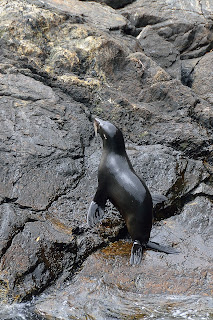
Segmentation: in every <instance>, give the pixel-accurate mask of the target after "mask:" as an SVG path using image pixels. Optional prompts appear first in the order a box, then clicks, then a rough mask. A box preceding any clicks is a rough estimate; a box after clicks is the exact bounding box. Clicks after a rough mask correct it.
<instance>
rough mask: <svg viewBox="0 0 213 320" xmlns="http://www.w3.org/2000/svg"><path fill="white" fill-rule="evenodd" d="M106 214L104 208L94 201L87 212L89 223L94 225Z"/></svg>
mask: <svg viewBox="0 0 213 320" xmlns="http://www.w3.org/2000/svg"><path fill="white" fill-rule="evenodd" d="M103 216H104V210H103V209H102V208H101V207H100V206H99V205H98V204H97V203H96V202H95V201H92V202H91V203H90V206H89V210H88V213H87V224H88V226H89V227H93V226H94V225H96V224H97V223H98V221H99V220H100V219H101V218H102V217H103Z"/></svg>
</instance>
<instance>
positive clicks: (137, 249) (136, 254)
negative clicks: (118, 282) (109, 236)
mask: <svg viewBox="0 0 213 320" xmlns="http://www.w3.org/2000/svg"><path fill="white" fill-rule="evenodd" d="M142 256H143V247H142V245H141V244H140V242H139V241H138V240H135V241H134V243H133V245H132V250H131V257H130V264H131V265H133V264H140V263H141V260H142Z"/></svg>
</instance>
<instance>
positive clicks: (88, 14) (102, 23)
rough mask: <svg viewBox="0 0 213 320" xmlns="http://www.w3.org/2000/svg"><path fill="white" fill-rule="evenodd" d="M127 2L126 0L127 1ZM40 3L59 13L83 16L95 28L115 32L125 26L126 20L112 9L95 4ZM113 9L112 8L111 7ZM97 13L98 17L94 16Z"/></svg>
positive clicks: (48, 0) (74, 2)
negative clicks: (53, 8)
mask: <svg viewBox="0 0 213 320" xmlns="http://www.w3.org/2000/svg"><path fill="white" fill-rule="evenodd" d="M127 1H128V0H127ZM40 2H41V3H45V5H46V4H49V5H50V6H51V7H52V6H54V7H56V8H57V9H59V10H60V11H65V12H66V13H67V14H70V15H75V16H80V17H81V16H83V17H84V18H85V21H86V22H89V23H91V24H92V25H94V26H95V27H96V28H100V29H110V30H116V29H121V28H124V27H125V26H126V24H127V21H126V19H125V18H124V17H123V16H122V15H120V14H118V13H117V12H116V11H114V10H113V9H111V8H109V7H107V6H101V5H100V4H99V3H96V2H89V3H84V2H79V1H78V0H71V1H69V2H66V3H64V2H58V1H56V0H47V1H40ZM112 7H114V6H112ZM97 11H98V15H97V14H96V13H97Z"/></svg>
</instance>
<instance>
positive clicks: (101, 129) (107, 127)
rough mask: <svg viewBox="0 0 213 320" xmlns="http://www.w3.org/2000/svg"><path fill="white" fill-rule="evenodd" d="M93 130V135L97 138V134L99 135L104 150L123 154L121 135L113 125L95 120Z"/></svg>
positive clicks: (123, 146) (123, 147)
mask: <svg viewBox="0 0 213 320" xmlns="http://www.w3.org/2000/svg"><path fill="white" fill-rule="evenodd" d="M94 128H95V135H96V136H97V133H99V134H100V136H101V138H102V140H103V147H104V149H108V150H110V151H115V152H116V153H122V152H125V145H124V138H123V134H122V132H121V131H120V130H119V129H118V128H117V127H116V126H115V125H114V124H112V123H111V122H109V121H104V120H101V119H99V118H95V119H94Z"/></svg>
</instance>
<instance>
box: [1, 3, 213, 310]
mask: <svg viewBox="0 0 213 320" xmlns="http://www.w3.org/2000/svg"><path fill="white" fill-rule="evenodd" d="M98 2H100V3H96V2H87V1H77V0H70V1H60V0H59V1H56V0H48V1H41V0H36V1H31V0H11V1H6V0H3V1H1V3H0V58H1V59H0V124H1V125H0V226H1V228H0V258H1V264H0V297H1V298H2V300H3V301H6V302H7V301H14V300H24V299H28V298H30V297H31V296H32V295H33V294H36V295H37V294H39V293H40V292H42V291H43V290H44V289H45V288H47V287H50V286H51V285H52V284H53V283H55V282H56V281H57V284H61V283H63V281H64V280H66V279H68V278H72V276H73V274H74V273H75V272H76V271H77V270H78V268H79V266H81V265H82V263H83V261H85V259H86V258H87V257H88V259H87V260H86V262H85V263H84V269H83V270H82V271H81V273H79V275H77V278H76V281H77V283H78V281H81V279H82V275H83V277H84V279H86V280H85V287H86V286H87V284H88V283H87V279H91V278H92V277H93V278H95V279H96V280H95V281H99V277H98V276H99V275H100V274H101V273H103V268H104V267H103V264H104V263H105V262H106V261H108V262H107V270H106V269H104V270H105V272H106V271H107V274H108V276H107V279H106V281H107V282H108V283H111V282H113V283H114V282H115V281H118V283H117V285H119V286H120V282H122V281H123V283H124V286H123V285H122V286H123V287H122V286H121V289H122V290H126V289H127V287H126V285H127V284H126V283H128V282H129V281H130V282H131V279H133V278H134V277H135V278H134V279H136V280H135V281H133V282H131V286H130V287H128V290H130V291H132V292H133V293H134V292H135V290H138V291H139V292H146V293H148V292H151V293H159V290H160V288H159V284H157V279H158V277H162V276H163V275H164V274H165V273H167V276H166V277H165V282H164V285H163V292H164V293H175V294H194V293H195V292H199V293H200V294H203V293H204V292H205V293H206V294H207V295H210V293H211V290H212V289H211V288H212V280H211V279H212V278H211V277H212V275H211V274H212V265H211V259H212V256H211V255H210V249H211V246H210V242H211V241H212V234H213V232H212V231H213V226H212V213H213V208H212V200H213V182H212V172H213V148H212V145H213V143H212V142H213V129H212V128H213V127H212V125H213V98H212V83H213V82H212V78H213V77H212V71H211V70H212V59H213V58H212V57H213V55H212V48H213V21H212V17H213V5H212V4H211V3H210V1H204V0H203V1H196V0H194V1H190V3H188V2H186V1H184V2H183V1H172V0H168V1H166V2H165V1H161V0H158V1H154V2H152V3H150V1H145V0H137V1H134V2H132V1H123V2H122V5H121V6H122V8H121V9H118V10H115V9H113V8H117V7H118V5H117V1H113V2H111V4H110V6H108V4H109V3H108V2H107V1H98ZM103 2H104V4H103ZM127 2H128V3H130V2H132V3H130V4H128V5H126V4H127ZM119 7H120V6H119ZM94 115H98V116H99V117H102V118H104V119H109V120H110V121H113V122H114V123H115V124H117V125H118V126H119V127H120V128H121V129H122V131H123V133H124V136H125V140H126V146H127V152H128V154H129V156H130V159H131V161H132V163H133V166H134V168H135V170H136V171H137V172H138V173H139V174H140V175H141V176H142V177H143V178H144V180H145V181H146V183H147V185H148V186H149V188H150V190H151V192H153V193H156V192H157V193H163V194H165V195H167V196H168V202H166V203H165V205H164V207H160V206H158V207H157V208H155V212H154V213H155V217H156V219H157V220H160V219H167V220H161V221H160V222H157V223H156V225H155V226H154V228H153V234H152V236H153V237H154V238H156V241H159V242H163V243H165V242H166V243H167V244H171V245H174V246H175V247H177V248H178V249H179V250H180V251H181V253H180V255H177V256H176V255H175V256H172V257H171V256H166V255H162V254H160V253H156V252H151V251H149V252H147V253H146V254H145V257H144V260H143V264H142V265H141V266H140V267H138V268H137V269H136V268H134V269H133V273H132V274H131V275H130V274H129V264H128V263H129V262H128V261H129V253H130V244H129V242H128V240H125V241H126V242H124V244H123V242H122V246H124V247H125V248H126V249H125V254H123V253H122V252H123V251H122V250H121V251H119V250H118V247H119V246H120V244H121V242H118V245H115V247H116V255H114V254H111V253H110V252H111V251H112V252H113V250H114V249H113V248H114V247H113V245H111V246H110V247H108V248H107V249H104V250H105V251H97V253H95V254H93V255H91V256H89V255H90V254H91V253H92V252H94V251H96V250H97V249H98V248H100V247H102V246H106V245H107V244H109V243H110V242H111V241H114V240H119V239H121V238H125V237H127V235H126V230H125V227H124V223H123V221H122V219H121V217H120V215H119V214H118V212H117V211H116V210H115V209H114V208H113V207H112V206H111V205H110V204H109V205H108V208H107V210H106V211H107V212H106V217H105V218H104V220H103V221H102V222H101V224H100V226H98V227H97V228H94V229H93V230H90V229H88V227H87V225H86V214H87V210H88V206H89V203H90V201H91V199H92V197H93V194H94V192H95V190H96V187H97V168H98V163H99V160H100V156H101V145H100V141H99V140H98V141H97V139H95V138H94V132H93V125H92V120H91V119H92V116H94ZM171 229H172V232H170V231H171ZM125 243H126V244H125ZM106 252H107V253H106ZM106 255H107V258H106ZM112 256H113V257H112ZM102 262H103V263H102ZM91 264H92V265H93V266H94V265H95V268H93V269H94V270H91V268H89V267H90V265H91ZM116 267H119V270H120V274H121V275H122V277H121V279H120V280H119V279H118V276H117V275H116V272H115V269H116ZM168 269H169V272H168ZM156 270H157V271H156ZM93 272H94V273H95V274H93ZM114 272H115V273H114ZM156 272H157V273H156ZM187 275H190V276H189V277H188V278H187ZM186 278H187V281H186ZM122 279H124V280H122ZM171 279H173V280H174V282H175V283H176V285H175V287H174V285H173V283H171ZM88 281H90V280H88ZM153 284H155V285H153ZM161 289H162V287H161ZM70 290H72V289H70ZM76 299H77V298H76ZM75 316H76V315H75Z"/></svg>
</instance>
